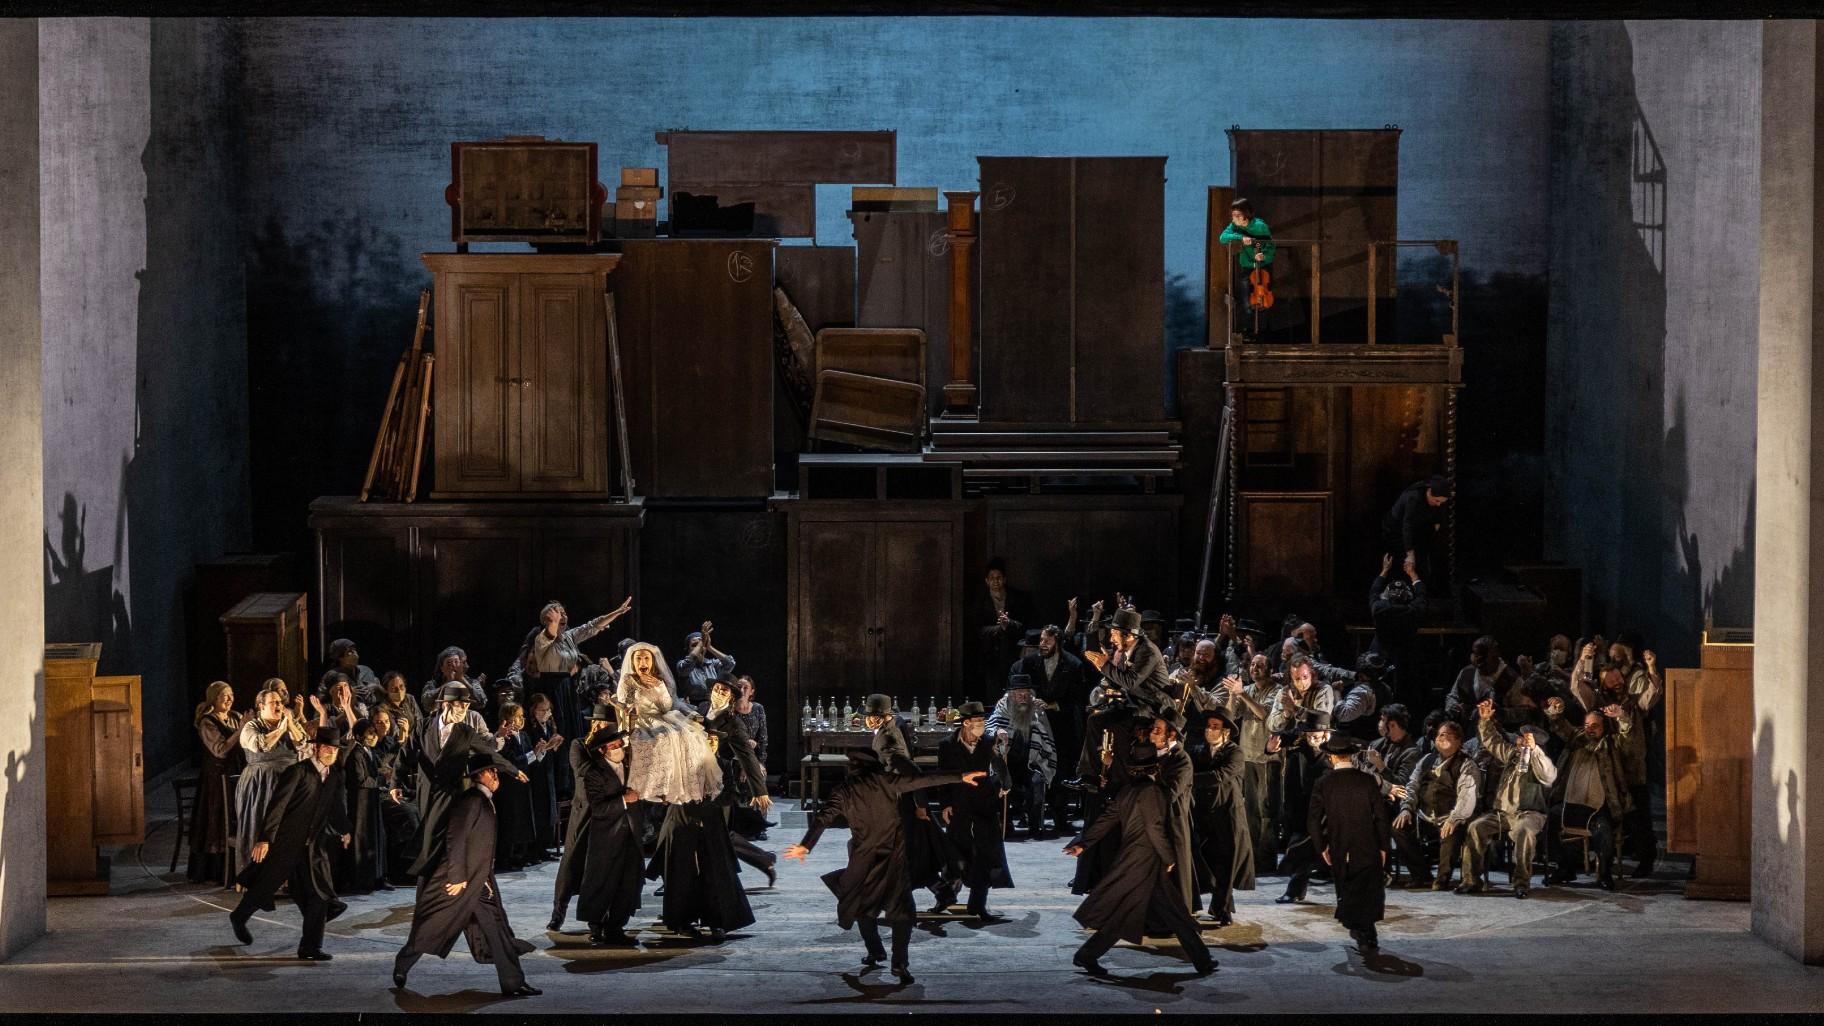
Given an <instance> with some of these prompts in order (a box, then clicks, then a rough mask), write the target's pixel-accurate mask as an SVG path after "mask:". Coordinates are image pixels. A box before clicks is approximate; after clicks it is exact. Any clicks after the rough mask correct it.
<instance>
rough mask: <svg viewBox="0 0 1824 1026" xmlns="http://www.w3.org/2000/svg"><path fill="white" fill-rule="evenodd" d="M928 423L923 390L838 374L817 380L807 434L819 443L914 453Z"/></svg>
mask: <svg viewBox="0 0 1824 1026" xmlns="http://www.w3.org/2000/svg"><path fill="white" fill-rule="evenodd" d="M924 424H925V390H924V387H923V386H921V385H913V384H907V383H906V382H903V381H893V380H890V379H887V378H876V377H870V376H868V375H865V374H849V373H847V372H845V371H838V370H826V371H823V372H821V373H819V374H818V375H817V397H816V399H815V400H813V401H812V404H811V427H810V431H809V432H808V433H809V435H810V436H811V437H812V438H814V439H817V440H818V441H824V442H845V443H847V444H849V445H858V446H861V447H863V448H868V449H884V450H887V451H890V452H910V451H912V450H914V449H917V448H918V447H919V443H920V441H921V440H922V439H923V437H924Z"/></svg>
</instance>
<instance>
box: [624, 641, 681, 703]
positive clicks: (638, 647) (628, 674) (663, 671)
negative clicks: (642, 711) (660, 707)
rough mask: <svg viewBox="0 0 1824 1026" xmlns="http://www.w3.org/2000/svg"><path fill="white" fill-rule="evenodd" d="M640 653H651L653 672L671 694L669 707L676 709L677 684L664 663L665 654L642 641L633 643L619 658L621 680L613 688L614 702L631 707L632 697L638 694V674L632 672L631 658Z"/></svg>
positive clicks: (667, 665)
mask: <svg viewBox="0 0 1824 1026" xmlns="http://www.w3.org/2000/svg"><path fill="white" fill-rule="evenodd" d="M640 651H646V652H651V653H652V666H653V671H654V672H655V673H657V674H658V675H659V677H660V678H661V679H663V680H664V681H665V690H666V691H668V692H670V694H671V705H672V707H673V708H676V707H677V704H678V682H677V681H675V680H673V679H672V676H671V664H669V663H667V662H666V661H665V653H663V652H660V651H659V646H657V645H652V644H648V643H647V642H644V641H639V642H635V643H634V644H633V646H632V647H630V648H628V649H627V653H626V654H625V655H623V656H622V657H621V679H620V681H619V682H617V683H616V685H615V688H614V700H615V702H617V703H619V704H620V705H621V706H623V707H631V706H632V705H633V696H634V695H635V694H636V693H637V692H638V689H639V686H640V678H639V674H637V673H635V672H633V657H634V654H635V653H637V652H640Z"/></svg>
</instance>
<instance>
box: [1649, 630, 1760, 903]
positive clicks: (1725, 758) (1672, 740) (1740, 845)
mask: <svg viewBox="0 0 1824 1026" xmlns="http://www.w3.org/2000/svg"><path fill="white" fill-rule="evenodd" d="M1737 633H1740V632H1737ZM1698 662H1699V664H1700V665H1699V666H1698V668H1697V669H1694V670H1693V669H1670V668H1668V669H1667V670H1666V850H1667V851H1671V852H1679V853H1682V854H1688V855H1694V856H1696V860H1697V864H1696V873H1695V875H1693V876H1692V878H1691V880H1690V881H1689V882H1687V883H1686V884H1685V897H1687V898H1713V899H1721V900H1726V901H1746V900H1748V896H1749V884H1750V881H1751V879H1752V876H1753V872H1752V868H1753V867H1752V865H1751V861H1750V858H1751V853H1750V846H1751V844H1752V841H1753V835H1754V831H1753V823H1752V814H1753V804H1752V794H1751V790H1752V787H1753V782H1752V777H1751V774H1752V773H1753V770H1754V645H1753V644H1752V642H1749V641H1746V640H1736V639H1734V638H1731V640H1727V641H1725V640H1721V638H1720V636H1718V634H1717V633H1716V632H1712V631H1706V632H1704V643H1703V648H1702V650H1701V655H1700V656H1699V659H1698Z"/></svg>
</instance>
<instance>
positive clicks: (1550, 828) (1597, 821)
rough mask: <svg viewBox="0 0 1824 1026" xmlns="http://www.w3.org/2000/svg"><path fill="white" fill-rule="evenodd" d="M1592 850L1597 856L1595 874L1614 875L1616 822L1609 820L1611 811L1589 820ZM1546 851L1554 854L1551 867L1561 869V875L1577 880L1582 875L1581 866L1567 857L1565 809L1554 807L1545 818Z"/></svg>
mask: <svg viewBox="0 0 1824 1026" xmlns="http://www.w3.org/2000/svg"><path fill="white" fill-rule="evenodd" d="M1589 843H1590V847H1591V848H1592V849H1593V850H1594V851H1595V852H1596V867H1597V868H1596V872H1597V874H1598V875H1600V876H1608V875H1610V874H1611V873H1613V872H1614V865H1615V821H1614V820H1613V819H1610V818H1609V810H1608V809H1606V808H1604V809H1598V810H1597V811H1596V814H1595V815H1594V816H1591V817H1590V841H1589ZM1545 850H1546V851H1547V852H1549V853H1550V854H1551V859H1552V864H1553V865H1555V866H1557V867H1558V873H1559V875H1561V876H1563V877H1565V878H1566V879H1570V880H1575V879H1577V877H1579V876H1581V875H1582V869H1583V866H1582V864H1581V863H1576V862H1572V861H1571V860H1570V859H1568V858H1566V857H1565V851H1564V806H1563V805H1555V806H1553V807H1552V811H1551V813H1550V814H1549V815H1548V816H1546V818H1545Z"/></svg>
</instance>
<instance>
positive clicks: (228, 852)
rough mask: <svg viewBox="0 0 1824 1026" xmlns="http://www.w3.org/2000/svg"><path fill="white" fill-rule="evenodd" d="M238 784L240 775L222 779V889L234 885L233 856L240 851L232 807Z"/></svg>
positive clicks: (235, 816) (234, 813)
mask: <svg viewBox="0 0 1824 1026" xmlns="http://www.w3.org/2000/svg"><path fill="white" fill-rule="evenodd" d="M240 783H241V775H240V774H239V773H236V774H234V775H233V776H228V777H223V778H222V832H223V833H224V835H225V836H224V837H223V838H222V852H223V854H222V886H223V887H233V886H234V885H235V884H234V867H235V864H236V859H235V856H237V855H239V854H240V851H241V845H240V842H239V841H238V840H236V839H235V834H236V830H237V827H238V826H239V824H238V823H237V822H236V820H237V815H236V812H235V807H234V793H235V791H236V790H238V789H239V787H240Z"/></svg>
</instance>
